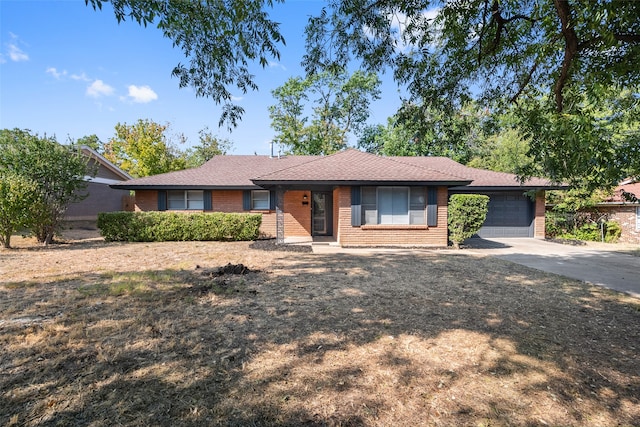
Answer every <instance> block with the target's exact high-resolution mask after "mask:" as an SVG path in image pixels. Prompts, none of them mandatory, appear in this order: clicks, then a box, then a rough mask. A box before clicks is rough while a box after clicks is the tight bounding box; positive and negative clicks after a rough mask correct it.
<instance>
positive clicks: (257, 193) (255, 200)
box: [251, 190, 271, 210]
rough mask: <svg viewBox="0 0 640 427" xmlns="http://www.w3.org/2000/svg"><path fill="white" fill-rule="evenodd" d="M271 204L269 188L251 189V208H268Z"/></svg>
mask: <svg viewBox="0 0 640 427" xmlns="http://www.w3.org/2000/svg"><path fill="white" fill-rule="evenodd" d="M270 205H271V203H270V200H269V190H253V191H251V209H255V210H268V209H269V206H270Z"/></svg>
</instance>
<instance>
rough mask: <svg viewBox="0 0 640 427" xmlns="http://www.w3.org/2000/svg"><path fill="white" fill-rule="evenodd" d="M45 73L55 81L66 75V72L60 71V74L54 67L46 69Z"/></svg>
mask: <svg viewBox="0 0 640 427" xmlns="http://www.w3.org/2000/svg"><path fill="white" fill-rule="evenodd" d="M46 73H47V74H51V75H52V76H53V77H55V78H56V79H58V80H60V79H61V78H62V77H64V76H66V75H67V70H62V72H60V71H58V70H57V68H55V67H49V68H47V70H46Z"/></svg>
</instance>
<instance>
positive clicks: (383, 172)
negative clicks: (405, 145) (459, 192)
mask: <svg viewBox="0 0 640 427" xmlns="http://www.w3.org/2000/svg"><path fill="white" fill-rule="evenodd" d="M252 181H253V182H255V183H256V184H259V185H268V184H274V183H318V182H322V183H367V182H379V183H384V182H422V183H427V182H433V183H436V182H437V183H446V184H448V185H465V184H467V183H469V181H470V180H469V179H468V178H466V177H464V176H460V175H459V174H454V173H448V172H443V171H440V170H436V169H433V168H430V167H428V166H426V165H420V164H416V165H413V164H409V163H406V162H400V161H397V160H396V158H394V157H381V156H376V155H374V154H370V153H364V152H362V151H358V150H354V149H349V150H346V151H341V152H339V153H336V154H332V155H330V156H326V157H316V158H314V159H313V160H311V161H308V162H305V163H303V164H299V165H295V166H292V167H290V168H287V169H281V170H279V171H275V172H271V173H267V174H264V175H257V176H256V177H255V178H253V179H252Z"/></svg>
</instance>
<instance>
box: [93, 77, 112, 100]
mask: <svg viewBox="0 0 640 427" xmlns="http://www.w3.org/2000/svg"><path fill="white" fill-rule="evenodd" d="M87 95H88V96H92V97H94V98H99V97H101V96H109V95H113V88H112V87H111V86H109V85H108V84H106V83H105V82H103V81H102V80H96V81H94V82H93V83H91V84H90V85H89V86H88V87H87Z"/></svg>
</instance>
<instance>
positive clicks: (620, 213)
mask: <svg viewBox="0 0 640 427" xmlns="http://www.w3.org/2000/svg"><path fill="white" fill-rule="evenodd" d="M636 207H637V206H633V205H617V206H608V207H598V210H600V211H602V212H606V213H607V214H608V216H609V220H611V221H615V222H617V223H618V224H620V227H622V233H621V234H620V240H618V241H619V242H620V243H639V244H640V230H636Z"/></svg>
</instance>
